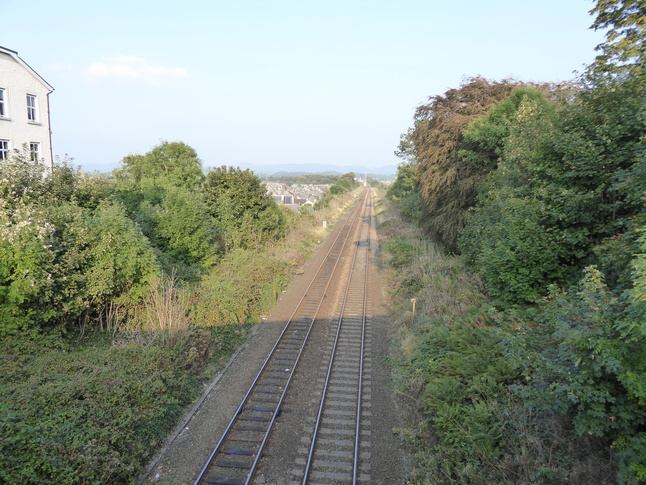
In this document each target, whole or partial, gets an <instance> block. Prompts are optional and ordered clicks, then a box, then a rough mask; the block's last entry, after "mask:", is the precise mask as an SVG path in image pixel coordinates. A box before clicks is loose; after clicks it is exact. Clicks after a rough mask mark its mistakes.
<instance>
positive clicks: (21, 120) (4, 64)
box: [0, 50, 52, 166]
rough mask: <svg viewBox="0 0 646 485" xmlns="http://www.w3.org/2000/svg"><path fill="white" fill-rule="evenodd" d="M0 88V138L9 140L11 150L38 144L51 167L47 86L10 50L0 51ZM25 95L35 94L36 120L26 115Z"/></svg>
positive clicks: (40, 154) (45, 161)
mask: <svg viewBox="0 0 646 485" xmlns="http://www.w3.org/2000/svg"><path fill="white" fill-rule="evenodd" d="M0 88H4V90H5V115H4V117H0V139H1V140H9V148H10V149H11V150H13V149H18V150H22V147H23V144H27V148H29V143H39V145H40V146H39V152H40V153H39V158H40V159H41V160H42V161H43V163H45V164H47V165H48V166H51V164H52V147H51V136H50V126H49V100H48V94H49V92H51V89H50V87H49V86H46V85H45V84H43V83H42V81H41V80H40V79H39V78H38V77H37V76H35V75H34V74H33V73H32V72H31V71H30V70H29V69H28V68H26V67H25V66H24V65H23V64H21V63H20V61H18V60H17V59H15V57H14V56H13V55H12V54H11V53H7V52H3V51H2V50H0ZM27 94H31V95H35V96H36V121H35V122H31V121H29V120H28V118H27Z"/></svg>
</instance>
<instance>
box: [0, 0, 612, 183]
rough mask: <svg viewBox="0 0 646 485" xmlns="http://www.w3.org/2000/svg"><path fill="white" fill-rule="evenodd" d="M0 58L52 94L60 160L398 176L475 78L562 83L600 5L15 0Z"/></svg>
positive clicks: (6, 15)
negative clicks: (432, 109) (171, 157)
mask: <svg viewBox="0 0 646 485" xmlns="http://www.w3.org/2000/svg"><path fill="white" fill-rule="evenodd" d="M2 5H3V25H2V30H0V45H2V46H4V47H7V48H9V49H13V50H16V51H18V54H19V55H20V57H22V59H24V60H25V61H26V62H27V63H28V64H29V65H31V67H33V68H34V69H35V70H36V71H37V72H38V73H39V74H40V75H41V76H43V77H44V78H45V79H46V80H47V81H48V82H49V83H50V84H51V85H53V86H54V88H55V91H54V93H53V94H52V95H51V110H52V114H51V121H52V130H53V139H52V141H53V149H54V154H55V155H59V156H60V157H63V156H64V155H65V154H68V155H69V156H71V157H73V158H74V161H75V164H79V165H82V166H83V167H85V168H86V169H89V170H94V169H97V170H100V171H108V170H111V169H112V168H115V167H117V166H118V165H119V162H120V160H121V159H122V158H123V157H124V156H125V155H128V154H130V153H145V152H146V151H148V150H150V149H151V148H152V147H153V146H154V145H156V144H158V143H159V142H160V141H161V140H168V141H177V140H180V141H183V142H185V143H187V144H189V145H191V146H192V147H193V148H195V149H196V150H197V152H198V154H199V156H200V158H201V159H202V161H203V164H204V166H205V167H209V166H219V165H234V166H240V167H243V168H247V167H251V168H254V167H259V166H262V165H264V164H278V163H286V164H287V163H312V164H313V163H329V164H331V165H338V166H343V165H344V164H359V165H365V166H368V167H381V166H384V165H396V164H397V162H398V159H397V158H396V157H395V156H394V155H393V151H394V150H395V149H396V147H397V144H398V142H399V135H400V134H401V133H403V132H405V131H406V130H407V129H408V127H409V126H410V125H411V124H412V117H413V113H414V110H415V108H416V107H417V106H418V105H419V104H422V103H423V102H425V101H426V100H427V99H428V97H429V96H433V95H436V94H441V93H443V92H445V91H446V90H447V89H449V88H453V87H458V86H459V85H460V83H461V81H462V80H463V79H464V78H465V77H469V76H476V75H482V76H485V77H487V78H490V79H502V78H505V77H509V76H513V77H515V78H517V79H520V80H523V81H564V80H568V79H572V78H573V77H574V74H573V71H581V70H583V68H584V65H585V64H588V63H590V62H591V61H592V60H593V59H594V55H595V51H594V47H595V46H596V45H597V44H599V43H600V42H601V41H602V40H603V35H602V33H600V32H594V31H592V30H590V29H589V26H590V25H591V24H592V22H593V18H592V17H591V16H590V15H589V14H588V11H589V10H590V9H591V8H592V7H593V6H594V3H593V1H592V0H565V1H564V0H541V1H540V2H535V1H534V2H528V1H524V0H488V1H487V0H452V1H436V0H427V1H421V0H388V1H386V0H372V1H363V0H345V1H338V0H327V1H307V0H301V1H290V0H271V1H269V0H266V1H259V0H238V1H233V0H232V1H228V2H224V1H220V0H184V1H181V2H169V1H164V0H155V1H147V0H110V1H105V0H103V1H102V0H97V1H87V2H86V1H80V0H79V1H77V0H56V1H51V0H49V1H44V0H30V1H28V2H27V1H25V0H2Z"/></svg>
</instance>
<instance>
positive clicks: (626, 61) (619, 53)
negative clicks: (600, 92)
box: [590, 0, 646, 77]
mask: <svg viewBox="0 0 646 485" xmlns="http://www.w3.org/2000/svg"><path fill="white" fill-rule="evenodd" d="M590 13H591V14H592V15H596V16H597V18H596V19H595V21H594V23H593V24H592V28H593V29H594V30H599V29H608V31H607V32H606V41H605V42H603V43H601V44H599V45H598V46H597V50H598V51H600V52H601V54H599V55H598V56H597V58H596V60H595V62H594V63H593V64H592V66H591V68H592V70H593V71H594V72H595V73H597V74H599V73H621V72H624V73H625V72H628V73H631V74H637V75H639V76H641V77H643V76H644V66H646V3H644V1H643V0H597V2H596V6H595V7H594V8H593V9H592V10H590Z"/></svg>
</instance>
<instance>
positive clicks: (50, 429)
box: [0, 341, 198, 485]
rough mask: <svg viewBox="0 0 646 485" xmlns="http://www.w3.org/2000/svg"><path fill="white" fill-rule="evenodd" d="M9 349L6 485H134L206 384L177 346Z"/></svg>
mask: <svg viewBox="0 0 646 485" xmlns="http://www.w3.org/2000/svg"><path fill="white" fill-rule="evenodd" d="M63 350H64V351H63V352H61V351H60V350H58V349H51V348H47V346H46V345H44V344H43V342H42V341H36V342H34V341H32V342H31V343H28V344H27V345H26V348H25V346H24V345H23V346H22V347H21V349H20V351H17V350H16V348H15V346H11V345H10V343H6V344H4V345H2V351H1V352H0V361H1V364H0V365H2V368H3V372H2V375H0V414H1V415H2V416H3V423H2V426H1V427H0V460H1V461H2V464H3V465H2V467H0V481H1V482H3V483H59V484H68V485H74V484H78V483H88V484H89V483H93V484H99V483H125V482H129V481H130V480H131V479H132V478H133V477H134V476H136V474H137V473H138V472H141V471H142V469H141V464H142V463H144V462H145V460H146V459H148V458H149V457H150V454H151V452H152V450H154V449H155V447H157V446H159V445H160V444H161V443H162V440H163V438H164V437H165V436H166V433H167V432H168V430H169V429H170V428H171V427H172V425H173V423H174V422H175V420H176V419H177V418H178V417H179V416H180V413H181V411H182V408H183V406H184V405H185V404H187V403H188V402H190V400H191V399H193V398H194V397H195V396H196V392H198V386H197V385H196V381H195V380H194V379H193V378H191V377H190V376H189V375H187V374H186V373H184V372H181V371H180V366H179V365H178V364H177V363H176V362H175V360H174V359H175V357H174V356H173V354H172V353H171V352H170V351H168V350H164V349H161V348H157V347H141V346H135V345H131V346H125V347H108V348H106V347H105V346H104V345H98V346H94V347H88V348H84V349H73V348H71V347H69V345H67V344H64V349H63Z"/></svg>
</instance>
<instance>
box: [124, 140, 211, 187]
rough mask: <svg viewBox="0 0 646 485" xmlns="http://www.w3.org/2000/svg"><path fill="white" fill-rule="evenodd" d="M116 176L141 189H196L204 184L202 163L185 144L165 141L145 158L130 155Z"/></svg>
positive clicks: (125, 158)
mask: <svg viewBox="0 0 646 485" xmlns="http://www.w3.org/2000/svg"><path fill="white" fill-rule="evenodd" d="M115 175H116V177H117V178H118V179H121V180H126V181H129V182H131V183H134V184H136V185H138V186H139V187H140V188H143V187H144V186H146V185H155V186H158V187H166V186H173V187H184V188H187V189H195V188H197V187H199V186H200V184H201V183H202V182H203V181H204V173H203V172H202V161H201V160H200V159H199V157H198V156H197V153H196V152H195V150H194V149H193V148H191V147H190V146H188V145H187V144H185V143H183V142H167V141H164V142H162V143H160V144H159V145H157V146H156V147H154V148H153V149H152V150H151V151H149V152H148V153H146V154H145V155H128V156H126V157H124V159H123V160H122V161H121V168H120V169H118V170H116V171H115Z"/></svg>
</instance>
